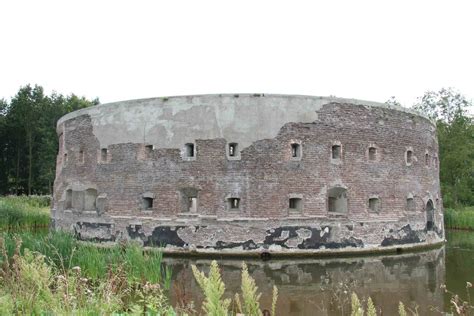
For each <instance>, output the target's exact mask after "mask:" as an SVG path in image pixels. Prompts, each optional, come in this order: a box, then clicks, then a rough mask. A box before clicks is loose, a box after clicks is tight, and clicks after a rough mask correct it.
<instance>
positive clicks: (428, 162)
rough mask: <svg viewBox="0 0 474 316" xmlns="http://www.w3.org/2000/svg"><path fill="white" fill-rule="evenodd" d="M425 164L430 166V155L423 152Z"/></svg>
mask: <svg viewBox="0 0 474 316" xmlns="http://www.w3.org/2000/svg"><path fill="white" fill-rule="evenodd" d="M425 165H426V166H428V167H429V166H430V155H429V154H425Z"/></svg>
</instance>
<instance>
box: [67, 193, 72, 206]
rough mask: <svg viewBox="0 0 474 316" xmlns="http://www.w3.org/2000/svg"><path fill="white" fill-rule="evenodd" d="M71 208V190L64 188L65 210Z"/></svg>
mask: <svg viewBox="0 0 474 316" xmlns="http://www.w3.org/2000/svg"><path fill="white" fill-rule="evenodd" d="M70 209H72V190H71V189H68V190H66V210H70Z"/></svg>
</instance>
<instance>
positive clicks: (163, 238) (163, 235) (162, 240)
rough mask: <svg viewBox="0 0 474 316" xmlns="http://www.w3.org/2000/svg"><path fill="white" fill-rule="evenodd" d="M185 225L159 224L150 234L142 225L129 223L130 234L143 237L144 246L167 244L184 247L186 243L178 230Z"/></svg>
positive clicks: (133, 236)
mask: <svg viewBox="0 0 474 316" xmlns="http://www.w3.org/2000/svg"><path fill="white" fill-rule="evenodd" d="M182 228H185V226H158V227H155V229H154V230H153V232H152V233H151V235H150V236H145V234H144V233H143V232H142V225H129V226H128V227H127V232H128V236H129V237H130V238H131V239H141V240H142V241H143V245H144V246H154V247H166V246H167V245H170V246H176V247H183V246H185V245H186V243H185V242H184V241H183V240H182V239H181V238H180V237H179V236H178V230H180V229H182Z"/></svg>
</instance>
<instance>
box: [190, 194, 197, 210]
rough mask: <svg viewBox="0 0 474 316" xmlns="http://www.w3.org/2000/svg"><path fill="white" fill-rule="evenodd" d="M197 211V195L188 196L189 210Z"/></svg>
mask: <svg viewBox="0 0 474 316" xmlns="http://www.w3.org/2000/svg"><path fill="white" fill-rule="evenodd" d="M196 211H197V197H190V198H188V212H189V213H196Z"/></svg>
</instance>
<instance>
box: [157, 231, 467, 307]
mask: <svg viewBox="0 0 474 316" xmlns="http://www.w3.org/2000/svg"><path fill="white" fill-rule="evenodd" d="M446 236H447V240H448V242H447V244H446V245H445V246H443V247H441V248H439V249H434V250H429V251H424V252H416V253H403V254H399V255H393V256H370V257H360V258H344V259H301V260H300V259H298V260H270V261H265V262H264V261H255V260H246V262H247V265H248V268H249V272H250V274H251V275H252V277H253V278H254V279H255V280H256V283H257V286H258V288H259V291H260V292H262V298H261V307H262V308H264V309H270V307H271V293H272V288H273V286H274V285H276V286H277V287H278V292H279V297H278V303H277V311H278V315H348V314H350V294H351V293H352V292H355V293H357V294H358V296H359V298H360V299H361V300H364V299H366V298H367V297H368V296H370V297H371V298H372V299H373V301H374V303H375V305H376V306H377V307H378V308H382V310H383V315H396V314H397V310H398V303H399V302H400V301H401V302H403V303H404V304H405V306H407V307H408V308H410V309H412V310H415V309H417V310H418V312H419V314H420V315H433V314H434V315H436V314H439V312H437V311H449V309H450V303H449V301H450V299H451V296H452V295H451V294H450V293H446V292H445V290H444V289H442V288H441V285H443V284H446V287H447V289H448V290H450V291H451V292H453V293H457V294H459V295H460V296H461V297H463V298H465V297H467V293H466V281H470V282H471V283H474V232H465V231H448V232H447V235H446ZM164 261H165V264H166V265H168V266H170V267H171V268H172V271H173V280H172V288H171V293H172V300H173V302H174V303H177V301H182V302H190V301H194V302H196V304H195V309H196V310H200V309H201V306H200V302H201V301H202V294H201V290H200V289H199V287H198V285H197V284H196V282H195V280H194V278H193V275H192V271H191V265H192V264H195V265H197V266H198V268H199V269H201V270H204V271H206V272H207V271H208V270H209V264H210V262H211V261H210V260H204V259H183V258H165V259H164ZM218 262H219V265H220V267H221V271H222V275H223V280H224V282H225V284H226V296H227V297H231V296H232V294H233V293H237V292H240V283H241V282H240V273H241V270H240V267H241V263H242V261H241V260H225V259H222V260H218ZM470 294H471V296H472V297H473V298H474V290H472V289H471V292H470ZM473 303H474V302H473Z"/></svg>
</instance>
